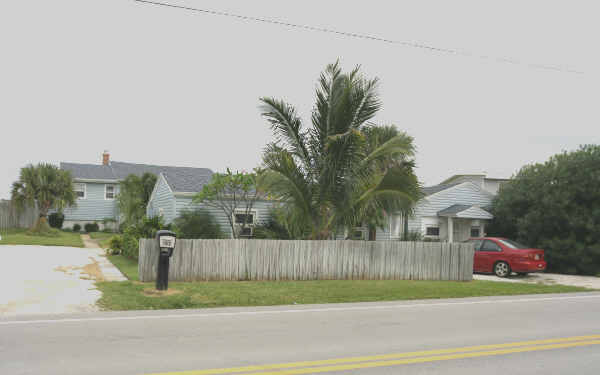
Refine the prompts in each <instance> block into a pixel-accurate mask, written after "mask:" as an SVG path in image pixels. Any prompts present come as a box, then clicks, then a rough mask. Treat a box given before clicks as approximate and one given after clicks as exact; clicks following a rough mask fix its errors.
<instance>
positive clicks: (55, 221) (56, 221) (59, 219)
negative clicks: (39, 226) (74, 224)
mask: <svg viewBox="0 0 600 375" xmlns="http://www.w3.org/2000/svg"><path fill="white" fill-rule="evenodd" d="M64 221H65V215H64V214H63V213H62V212H54V213H51V214H50V215H49V216H48V224H50V226H51V227H52V228H56V229H61V228H62V226H63V222H64Z"/></svg>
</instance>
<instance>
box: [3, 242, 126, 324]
mask: <svg viewBox="0 0 600 375" xmlns="http://www.w3.org/2000/svg"><path fill="white" fill-rule="evenodd" d="M0 257H1V259H2V260H1V261H0V316H10V315H21V314H61V313H76V312H91V311H97V310H98V307H97V306H96V301H97V300H98V299H99V298H100V296H101V293H100V291H98V290H97V289H96V287H95V281H97V280H107V281H118V280H126V279H125V277H124V276H123V275H122V274H121V273H120V272H119V271H118V270H117V269H116V268H115V267H114V266H113V265H112V264H111V263H110V262H109V261H108V259H107V258H106V257H105V256H104V250H102V249H99V248H85V249H82V248H74V247H60V246H22V245H14V246H13V245H3V246H0Z"/></svg>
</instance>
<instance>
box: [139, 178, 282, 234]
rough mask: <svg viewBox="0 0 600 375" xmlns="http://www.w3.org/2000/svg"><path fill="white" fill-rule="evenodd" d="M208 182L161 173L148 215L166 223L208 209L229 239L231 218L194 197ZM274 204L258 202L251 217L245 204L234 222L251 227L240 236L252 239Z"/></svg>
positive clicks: (239, 226) (252, 210)
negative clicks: (258, 225)
mask: <svg viewBox="0 0 600 375" xmlns="http://www.w3.org/2000/svg"><path fill="white" fill-rule="evenodd" d="M207 182H208V180H204V179H195V178H192V177H191V176H185V175H177V174H173V173H162V172H161V173H159V175H158V181H157V182H156V185H155V186H154V190H153V191H152V195H151V196H150V201H149V202H148V206H147V208H146V214H147V216H148V217H154V216H159V215H160V216H163V217H164V219H165V222H166V223H171V222H173V220H175V219H176V218H177V217H179V216H181V213H182V212H184V211H186V210H196V209H205V210H207V211H208V212H210V213H211V214H212V216H213V217H214V218H215V220H216V221H217V222H218V223H219V225H220V226H221V230H222V231H223V232H224V233H226V234H227V235H228V236H231V235H232V233H231V226H230V224H229V219H228V218H227V216H226V215H225V213H224V212H223V211H222V210H220V209H218V208H214V207H209V206H206V205H204V204H202V203H194V202H193V199H194V196H195V195H196V194H197V193H199V192H200V191H201V190H202V187H203V186H204V184H206V183H207ZM272 205H273V202H272V201H263V200H258V201H255V202H254V204H253V205H252V209H251V210H250V212H249V213H248V214H247V213H246V206H245V205H242V207H240V208H239V209H238V211H236V212H234V213H233V215H232V218H231V220H232V221H233V222H234V223H235V224H236V225H237V226H238V228H239V229H240V230H241V229H242V223H244V222H246V225H247V227H245V228H244V231H245V232H244V233H242V234H240V233H238V235H242V236H251V235H252V231H253V227H254V225H255V224H258V223H263V222H265V221H267V219H268V218H269V215H270V210H271V208H272ZM246 215H248V216H246Z"/></svg>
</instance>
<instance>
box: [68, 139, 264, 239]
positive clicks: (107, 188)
mask: <svg viewBox="0 0 600 375" xmlns="http://www.w3.org/2000/svg"><path fill="white" fill-rule="evenodd" d="M60 168H61V169H63V170H66V171H69V172H71V176H72V177H73V182H74V190H75V193H76V194H77V205H76V206H74V207H69V208H66V209H65V210H64V214H65V221H64V223H63V226H64V227H65V228H72V227H73V225H74V224H79V225H81V227H83V226H84V225H85V224H86V223H94V222H95V223H98V225H99V226H100V228H101V229H104V228H105V227H114V226H115V225H118V223H119V221H120V218H119V210H118V205H117V201H116V196H117V194H118V193H119V184H120V182H121V181H123V180H124V179H125V178H126V177H127V176H129V175H130V174H134V175H137V176H142V175H143V174H144V173H147V172H148V173H152V174H154V175H156V176H157V178H158V179H157V182H156V185H155V186H154V190H153V192H152V195H151V198H150V201H149V203H148V206H147V207H146V213H147V215H148V216H149V217H153V216H157V215H162V216H163V217H164V219H165V222H166V223H171V222H173V220H175V218H177V217H179V216H180V214H181V213H182V212H183V211H184V210H190V209H196V208H201V207H203V205H202V204H194V203H192V199H193V197H194V195H195V194H196V193H198V192H200V191H201V190H202V187H203V186H204V185H205V184H206V183H208V182H209V181H210V179H211V178H212V175H213V171H212V170H210V169H207V168H191V167H168V166H158V165H147V164H135V163H125V162H119V161H112V160H110V154H109V153H108V152H107V151H105V152H104V153H103V154H102V164H79V163H65V162H63V163H60ZM270 205H271V203H269V202H256V203H255V205H254V207H253V209H252V211H251V213H250V217H248V218H247V220H246V223H247V224H249V228H246V230H247V231H249V232H248V233H247V234H248V235H250V234H251V232H252V226H253V225H254V224H255V223H259V222H262V221H265V220H266V219H267V218H268V216H269V208H270ZM205 208H206V209H207V210H209V211H210V212H211V213H212V214H213V216H214V217H215V219H216V220H217V222H218V223H219V224H220V225H221V229H222V230H223V231H224V232H226V233H228V234H231V229H230V225H229V220H228V219H227V217H226V216H225V214H224V213H223V212H222V211H220V210H216V209H212V208H208V207H205ZM233 220H235V221H237V222H243V220H244V217H242V213H241V212H237V213H235V214H234V217H233Z"/></svg>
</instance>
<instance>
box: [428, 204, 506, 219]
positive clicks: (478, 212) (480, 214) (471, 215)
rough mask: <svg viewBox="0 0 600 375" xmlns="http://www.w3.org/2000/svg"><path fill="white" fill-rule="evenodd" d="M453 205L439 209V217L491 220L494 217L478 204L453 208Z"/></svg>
mask: <svg viewBox="0 0 600 375" xmlns="http://www.w3.org/2000/svg"><path fill="white" fill-rule="evenodd" d="M455 206H458V205H455ZM455 206H451V207H448V208H446V209H444V210H441V211H439V212H438V213H437V215H438V216H440V217H455V218H459V219H479V220H492V219H493V218H494V215H492V214H491V213H489V212H487V211H486V210H484V209H483V208H481V207H478V206H462V207H458V208H456V209H453V208H455Z"/></svg>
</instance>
